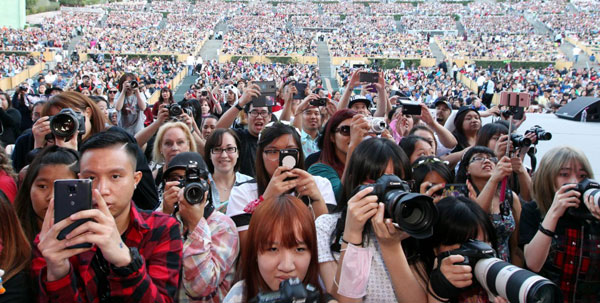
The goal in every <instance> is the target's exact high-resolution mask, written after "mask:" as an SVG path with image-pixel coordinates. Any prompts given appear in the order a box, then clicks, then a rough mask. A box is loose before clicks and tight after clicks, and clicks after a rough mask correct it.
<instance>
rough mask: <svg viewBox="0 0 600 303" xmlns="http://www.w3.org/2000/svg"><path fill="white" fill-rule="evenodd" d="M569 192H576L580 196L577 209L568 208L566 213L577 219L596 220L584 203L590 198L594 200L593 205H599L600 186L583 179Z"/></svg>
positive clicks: (592, 181) (593, 181) (590, 180)
mask: <svg viewBox="0 0 600 303" xmlns="http://www.w3.org/2000/svg"><path fill="white" fill-rule="evenodd" d="M571 190H575V191H578V192H579V193H580V194H581V196H580V201H581V203H580V204H579V207H569V209H568V210H567V213H568V214H569V215H571V216H573V217H575V218H578V219H590V220H595V219H596V218H595V217H594V216H593V215H592V213H590V210H589V209H588V208H587V206H586V205H585V203H584V201H585V200H587V199H588V197H590V196H592V197H593V199H594V204H596V205H599V206H600V204H599V203H598V202H600V184H598V182H597V181H595V180H592V179H587V178H586V179H583V180H581V182H579V183H577V186H576V187H575V188H573V189H571Z"/></svg>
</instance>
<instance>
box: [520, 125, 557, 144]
mask: <svg viewBox="0 0 600 303" xmlns="http://www.w3.org/2000/svg"><path fill="white" fill-rule="evenodd" d="M529 133H534V134H535V136H536V137H537V139H538V141H549V140H551V139H552V133H550V132H547V131H546V130H545V129H543V128H542V127H541V126H539V125H535V126H533V127H532V128H530V129H529V130H527V131H526V132H525V134H526V135H527V134H529Z"/></svg>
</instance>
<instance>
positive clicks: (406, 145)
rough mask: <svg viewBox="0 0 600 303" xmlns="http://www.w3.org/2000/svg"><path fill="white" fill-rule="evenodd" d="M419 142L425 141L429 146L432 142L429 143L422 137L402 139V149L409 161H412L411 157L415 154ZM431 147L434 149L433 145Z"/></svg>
mask: <svg viewBox="0 0 600 303" xmlns="http://www.w3.org/2000/svg"><path fill="white" fill-rule="evenodd" d="M419 141H423V142H426V143H427V144H429V145H431V142H429V141H428V140H427V139H425V138H423V137H421V136H415V135H410V136H408V137H404V138H402V140H400V147H401V148H402V150H403V151H404V153H405V154H406V155H407V156H408V158H409V159H410V156H412V154H413V153H414V152H415V147H416V146H417V142H419ZM431 147H433V145H431Z"/></svg>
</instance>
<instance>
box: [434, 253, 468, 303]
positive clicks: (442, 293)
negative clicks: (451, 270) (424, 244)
mask: <svg viewBox="0 0 600 303" xmlns="http://www.w3.org/2000/svg"><path fill="white" fill-rule="evenodd" d="M438 264H440V262H438ZM440 266H441V265H440ZM440 266H438V267H437V268H436V269H434V270H433V271H432V272H431V276H430V277H429V284H430V285H431V290H432V291H433V293H431V292H430V293H431V295H432V296H433V297H434V298H435V299H436V300H439V301H441V302H449V301H450V300H449V299H451V298H456V297H458V295H459V294H460V293H461V292H462V289H460V288H457V287H455V286H454V285H452V283H450V281H448V279H446V277H445V276H444V274H443V273H442V271H441V269H440ZM440 297H441V298H440ZM442 298H447V299H442Z"/></svg>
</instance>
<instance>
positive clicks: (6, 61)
mask: <svg viewBox="0 0 600 303" xmlns="http://www.w3.org/2000/svg"><path fill="white" fill-rule="evenodd" d="M40 60H41V59H40V58H36V57H34V56H31V55H27V56H21V55H16V54H10V55H7V54H0V78H10V77H14V76H16V75H17V74H19V73H20V72H22V71H24V70H26V69H28V68H29V67H31V66H33V65H36V64H38V63H39V62H40Z"/></svg>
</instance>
